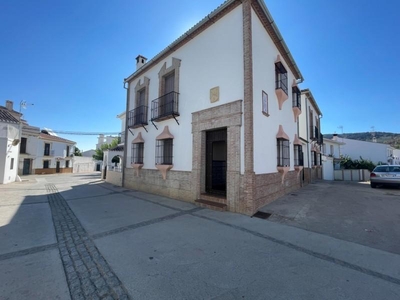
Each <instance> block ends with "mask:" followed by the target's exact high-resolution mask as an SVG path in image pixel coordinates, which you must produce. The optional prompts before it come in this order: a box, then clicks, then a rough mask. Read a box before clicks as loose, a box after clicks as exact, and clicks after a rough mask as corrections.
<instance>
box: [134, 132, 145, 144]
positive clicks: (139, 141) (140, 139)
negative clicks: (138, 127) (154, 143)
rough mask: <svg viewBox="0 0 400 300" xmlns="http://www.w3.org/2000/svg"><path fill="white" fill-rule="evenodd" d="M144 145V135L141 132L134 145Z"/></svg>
mask: <svg viewBox="0 0 400 300" xmlns="http://www.w3.org/2000/svg"><path fill="white" fill-rule="evenodd" d="M140 143H144V139H143V138H142V133H141V132H139V133H138V135H137V136H136V137H135V139H134V140H133V141H132V144H140Z"/></svg>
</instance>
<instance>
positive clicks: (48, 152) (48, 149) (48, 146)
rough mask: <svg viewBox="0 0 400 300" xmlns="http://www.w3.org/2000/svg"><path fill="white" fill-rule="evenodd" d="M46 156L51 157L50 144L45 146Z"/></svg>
mask: <svg viewBox="0 0 400 300" xmlns="http://www.w3.org/2000/svg"><path fill="white" fill-rule="evenodd" d="M44 155H45V156H49V155H50V144H44Z"/></svg>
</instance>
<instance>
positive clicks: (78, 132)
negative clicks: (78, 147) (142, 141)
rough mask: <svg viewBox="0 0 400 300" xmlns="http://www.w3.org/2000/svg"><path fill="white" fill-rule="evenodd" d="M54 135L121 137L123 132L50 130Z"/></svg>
mask: <svg viewBox="0 0 400 300" xmlns="http://www.w3.org/2000/svg"><path fill="white" fill-rule="evenodd" d="M50 131H51V132H54V133H59V134H70V135H101V134H102V135H120V134H121V132H83V131H65V130H50Z"/></svg>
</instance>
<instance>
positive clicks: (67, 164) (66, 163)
mask: <svg viewBox="0 0 400 300" xmlns="http://www.w3.org/2000/svg"><path fill="white" fill-rule="evenodd" d="M65 167H66V168H69V160H66V161H65Z"/></svg>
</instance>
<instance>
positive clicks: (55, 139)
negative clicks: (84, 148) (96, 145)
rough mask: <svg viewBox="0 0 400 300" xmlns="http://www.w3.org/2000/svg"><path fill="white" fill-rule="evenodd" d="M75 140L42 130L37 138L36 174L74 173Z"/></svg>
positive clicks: (34, 167) (34, 170) (34, 168)
mask: <svg viewBox="0 0 400 300" xmlns="http://www.w3.org/2000/svg"><path fill="white" fill-rule="evenodd" d="M75 144H76V143H75V142H73V141H70V140H67V139H63V138H60V137H59V136H55V135H52V134H51V131H48V130H42V131H41V132H40V134H39V136H38V138H37V140H36V158H35V159H34V162H33V172H34V174H54V173H72V167H73V162H72V155H71V154H72V153H74V146H75Z"/></svg>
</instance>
